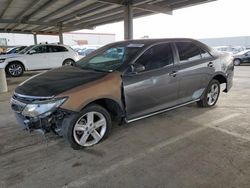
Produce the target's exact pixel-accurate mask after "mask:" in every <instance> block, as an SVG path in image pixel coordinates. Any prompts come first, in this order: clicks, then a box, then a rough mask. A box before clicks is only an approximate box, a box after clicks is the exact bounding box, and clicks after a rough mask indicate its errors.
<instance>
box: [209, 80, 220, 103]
mask: <svg viewBox="0 0 250 188" xmlns="http://www.w3.org/2000/svg"><path fill="white" fill-rule="evenodd" d="M218 96H219V86H218V84H212V85H211V87H210V90H209V92H208V94H207V104H208V105H209V106H212V105H214V104H215V103H216V101H217V99H218Z"/></svg>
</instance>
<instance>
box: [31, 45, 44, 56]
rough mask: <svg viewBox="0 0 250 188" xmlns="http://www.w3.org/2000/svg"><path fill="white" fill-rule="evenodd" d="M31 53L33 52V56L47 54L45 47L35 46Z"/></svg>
mask: <svg viewBox="0 0 250 188" xmlns="http://www.w3.org/2000/svg"><path fill="white" fill-rule="evenodd" d="M31 51H34V54H40V53H47V46H36V47H34V48H33V49H32V50H31Z"/></svg>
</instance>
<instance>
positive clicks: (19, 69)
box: [6, 62, 24, 77]
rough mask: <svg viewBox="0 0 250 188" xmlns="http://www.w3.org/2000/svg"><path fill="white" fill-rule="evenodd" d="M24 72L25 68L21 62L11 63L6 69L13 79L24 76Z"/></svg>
mask: <svg viewBox="0 0 250 188" xmlns="http://www.w3.org/2000/svg"><path fill="white" fill-rule="evenodd" d="M23 72H24V67H23V65H22V64H21V63H19V62H12V63H9V64H8V65H7V67H6V73H7V74H8V75H10V76H12V77H19V76H22V74H23Z"/></svg>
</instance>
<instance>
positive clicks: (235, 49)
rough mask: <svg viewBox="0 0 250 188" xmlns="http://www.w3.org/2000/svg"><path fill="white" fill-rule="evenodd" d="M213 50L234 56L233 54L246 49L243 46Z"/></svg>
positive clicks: (219, 47) (222, 47)
mask: <svg viewBox="0 0 250 188" xmlns="http://www.w3.org/2000/svg"><path fill="white" fill-rule="evenodd" d="M214 48H215V49H216V50H218V51H220V52H228V53H230V54H231V55H234V54H237V53H239V52H242V51H244V50H246V48H245V47H243V46H217V47H214Z"/></svg>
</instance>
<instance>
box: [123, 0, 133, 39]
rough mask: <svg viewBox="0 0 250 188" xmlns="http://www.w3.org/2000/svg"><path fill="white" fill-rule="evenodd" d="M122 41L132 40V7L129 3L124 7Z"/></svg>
mask: <svg viewBox="0 0 250 188" xmlns="http://www.w3.org/2000/svg"><path fill="white" fill-rule="evenodd" d="M124 39H125V40H129V39H133V6H132V3H131V1H128V2H127V3H126V4H125V5H124Z"/></svg>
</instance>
